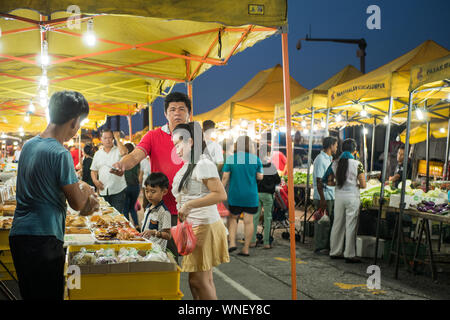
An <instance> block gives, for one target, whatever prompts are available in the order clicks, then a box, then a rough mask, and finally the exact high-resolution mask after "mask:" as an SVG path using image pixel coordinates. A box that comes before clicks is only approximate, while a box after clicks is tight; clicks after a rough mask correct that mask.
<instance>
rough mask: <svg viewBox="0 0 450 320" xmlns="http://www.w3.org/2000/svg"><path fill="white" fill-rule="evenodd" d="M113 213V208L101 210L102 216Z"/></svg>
mask: <svg viewBox="0 0 450 320" xmlns="http://www.w3.org/2000/svg"><path fill="white" fill-rule="evenodd" d="M113 212H114V209H113V208H106V209H102V213H103V214H108V213H113Z"/></svg>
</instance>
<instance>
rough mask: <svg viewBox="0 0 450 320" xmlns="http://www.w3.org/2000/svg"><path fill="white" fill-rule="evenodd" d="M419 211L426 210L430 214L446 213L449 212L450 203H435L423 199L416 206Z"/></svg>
mask: <svg viewBox="0 0 450 320" xmlns="http://www.w3.org/2000/svg"><path fill="white" fill-rule="evenodd" d="M416 208H417V210H418V211H420V212H426V213H431V214H438V215H446V214H447V213H449V212H450V205H449V204H447V203H443V204H435V203H434V202H433V201H425V200H423V201H422V202H421V203H419V204H418V205H417V206H416Z"/></svg>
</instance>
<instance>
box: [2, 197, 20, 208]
mask: <svg viewBox="0 0 450 320" xmlns="http://www.w3.org/2000/svg"><path fill="white" fill-rule="evenodd" d="M3 204H4V205H7V206H14V207H15V206H16V205H17V201H16V200H15V199H9V200H5V201H3Z"/></svg>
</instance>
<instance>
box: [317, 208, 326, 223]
mask: <svg viewBox="0 0 450 320" xmlns="http://www.w3.org/2000/svg"><path fill="white" fill-rule="evenodd" d="M324 215H328V212H327V210H326V209H322V208H319V209H317V210H316V211H314V213H313V217H314V220H315V221H320V219H322V217H323V216H324Z"/></svg>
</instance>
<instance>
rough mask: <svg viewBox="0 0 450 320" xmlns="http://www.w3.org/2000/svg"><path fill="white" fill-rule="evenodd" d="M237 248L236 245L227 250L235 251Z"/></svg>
mask: <svg viewBox="0 0 450 320" xmlns="http://www.w3.org/2000/svg"><path fill="white" fill-rule="evenodd" d="M236 249H237V247H229V248H228V252H233V251H235V250H236Z"/></svg>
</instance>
